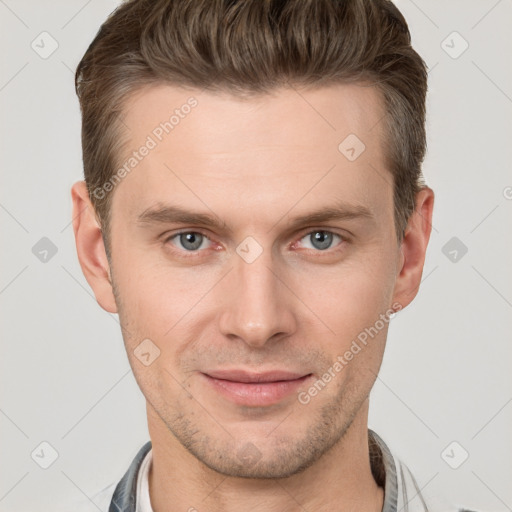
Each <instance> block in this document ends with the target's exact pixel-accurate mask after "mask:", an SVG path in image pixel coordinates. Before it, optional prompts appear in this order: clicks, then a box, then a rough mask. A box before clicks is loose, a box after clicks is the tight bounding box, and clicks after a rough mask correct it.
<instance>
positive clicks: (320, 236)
mask: <svg viewBox="0 0 512 512" xmlns="http://www.w3.org/2000/svg"><path fill="white" fill-rule="evenodd" d="M331 240H332V234H331V233H327V232H326V231H316V232H315V233H314V235H313V239H312V243H313V246H314V247H316V248H317V249H327V248H329V246H330V245H331Z"/></svg>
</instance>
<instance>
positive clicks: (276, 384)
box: [202, 370, 312, 407]
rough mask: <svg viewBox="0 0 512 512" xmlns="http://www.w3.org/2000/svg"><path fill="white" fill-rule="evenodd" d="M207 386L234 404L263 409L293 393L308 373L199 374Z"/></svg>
mask: <svg viewBox="0 0 512 512" xmlns="http://www.w3.org/2000/svg"><path fill="white" fill-rule="evenodd" d="M202 375H203V376H204V377H205V379H206V382H207V384H209V385H210V386H211V387H212V388H213V389H214V390H215V391H216V392H218V393H220V394H221V395H223V396H224V397H225V398H227V399H228V400H230V401H231V402H234V403H235V404H238V405H245V406H249V407H251V406H252V407H264V406H269V405H273V404H276V403H279V402H280V401H282V400H283V399H284V398H286V397H287V396H289V395H291V394H293V393H296V392H297V390H298V388H299V387H300V386H302V385H303V384H304V382H305V381H306V380H308V379H309V378H310V377H312V374H311V373H309V374H306V375H304V374H299V373H293V372H289V371H283V370H275V371H268V372H257V373H253V372H247V371H245V370H215V371H210V372H208V373H202Z"/></svg>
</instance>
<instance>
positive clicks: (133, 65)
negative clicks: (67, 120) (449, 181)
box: [75, 0, 427, 252]
mask: <svg viewBox="0 0 512 512" xmlns="http://www.w3.org/2000/svg"><path fill="white" fill-rule="evenodd" d="M354 81H356V82H362V83H369V84H372V85H375V86H376V87H378V88H379V90H380V91H381V93H382V97H383V99H384V104H385V109H386V115H385V116H384V118H383V120H382V121H383V123H384V130H385V135H386V147H387V150H386V152H385V153H386V166H387V167H388V169H389V171H390V173H391V176H392V177H393V187H394V208H395V225H396V232H397V237H398V240H399V241H400V240H401V239H402V237H403V233H404V230H405V227H406V225H407V221H408V219H409V217H410V215H411V213H412V212H413V210H414V206H415V197H416V194H417V192H418V191H419V190H420V188H421V187H422V186H423V185H424V184H423V181H422V174H421V163H422V161H423V158H424V156H425V150H426V135H425V99H426V93H427V68H426V65H425V63H424V61H423V60H422V58H421V57H420V56H419V55H418V54H417V53H416V52H415V51H414V50H413V48H412V46H411V38H410V33H409V29H408V26H407V23H406V21H405V19H404V17H403V16H402V14H401V13H400V12H399V11H398V9H397V8H396V7H395V6H394V4H393V3H392V2H391V1H389V0H128V1H125V2H124V3H123V4H121V5H120V6H119V7H118V8H117V9H116V10H115V11H114V12H113V13H112V14H110V16H109V17H108V19H107V20H106V21H105V22H104V23H103V25H102V26H101V28H100V29H99V31H98V33H97V35H96V37H95V38H94V40H93V41H92V43H91V44H90V46H89V48H88V49H87V51H86V52H85V55H84V56H83V58H82V60H81V61H80V63H79V65H78V67H77V70H76V75H75V88H76V93H77V95H78V97H79V100H80V107H81V112H82V150H83V164H84V176H85V181H86V183H87V186H88V190H89V195H90V197H91V201H92V203H93V205H94V208H95V211H96V214H97V216H98V218H99V220H100V222H101V225H102V230H103V235H104V237H106V240H107V241H108V224H109V222H108V219H109V210H110V201H111V196H112V194H108V195H107V196H106V197H105V198H103V197H102V198H98V197H97V194H94V190H97V189H98V187H101V186H102V185H103V184H104V183H106V182H108V181H109V179H111V177H112V176H113V173H114V172H115V169H116V167H117V166H118V165H119V160H120V152H121V150H122V146H123V143H122V140H123V139H122V135H123V126H122V120H121V117H120V114H121V113H122V111H123V106H124V104H125V102H126V100H127V98H128V97H129V96H130V95H131V94H133V93H135V92H137V91H139V90H140V89H141V88H142V87H145V86H148V85H151V84H155V85H156V84H170V85H177V86H181V87H185V88H188V87H190V88H201V89H208V90H211V91H222V92H228V93H232V94H233V95H238V96H240V97H250V96H251V95H261V94H265V93H268V92H270V91H272V90H273V89H276V88H278V87H285V86H287V85H288V86H290V85H291V86H294V85H298V86H303V87H316V86H318V87H320V86H322V85H329V84H332V83H337V82H339V83H342V82H354ZM107 252H109V251H108V247H107Z"/></svg>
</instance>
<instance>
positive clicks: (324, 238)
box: [300, 230, 343, 251]
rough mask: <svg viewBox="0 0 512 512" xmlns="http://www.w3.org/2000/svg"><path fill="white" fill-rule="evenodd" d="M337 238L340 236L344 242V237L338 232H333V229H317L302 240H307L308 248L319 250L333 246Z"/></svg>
mask: <svg viewBox="0 0 512 512" xmlns="http://www.w3.org/2000/svg"><path fill="white" fill-rule="evenodd" d="M335 238H338V239H339V240H340V242H343V238H342V237H341V236H340V235H337V234H336V233H332V232H331V231H324V230H316V231H311V232H310V233H308V234H307V235H306V236H305V237H303V238H301V240H300V241H301V242H302V241H303V240H305V241H306V245H305V247H306V249H317V250H319V251H325V250H326V249H330V248H331V246H332V243H333V240H334V239H335ZM308 243H309V244H310V246H309V247H308V245H307V244H308ZM338 245H339V244H338Z"/></svg>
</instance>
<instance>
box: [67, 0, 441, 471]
mask: <svg viewBox="0 0 512 512" xmlns="http://www.w3.org/2000/svg"><path fill="white" fill-rule="evenodd" d="M426 82H427V74H426V69H425V64H424V62H423V61H422V59H421V58H420V57H419V55H418V54H417V53H416V52H415V51H414V50H413V49H412V47H411V45H410V35H409V32H408V28H407V25H406V22H405V20H404V19H403V17H402V15H401V14H400V13H399V11H398V10H397V9H396V7H394V5H393V4H392V3H391V2H389V1H386V0H376V1H371V2H369V1H367V0H347V1H340V0H309V1H307V0H304V1H301V2H297V1H295V0H294V1H292V0H290V1H286V0H281V1H274V0H267V1H260V0H254V1H252V0H249V1H248V0H243V1H242V0H240V1H236V0H235V1H234V0H194V1H192V0H190V1H188V0H187V1H184V0H179V1H178V0H156V1H154V0H151V1H149V0H137V1H128V2H125V3H124V4H122V5H121V6H120V7H119V8H118V9H116V11H114V12H113V13H112V14H111V15H110V17H109V18H108V19H107V21H106V22H105V23H104V24H103V25H102V27H101V29H100V31H99V32H98V34H97V36H96V38H95V39H94V41H93V42H92V44H91V45H90V47H89V48H88V50H87V52H86V54H85V55H84V57H83V59H82V61H81V62H80V64H79V66H78V69H77V73H76V88H77V94H78V96H79V99H80V105H81V110H82V123H83V124H82V146H83V161H84V171H85V184H84V183H83V182H81V183H79V184H76V185H75V186H74V188H73V200H74V208H75V212H74V219H75V220H74V229H75V236H76V240H77V249H78V254H79V258H80V262H81V265H82V269H83V271H84V274H85V276H86V278H87V279H88V282H89V283H90V285H91V287H92V288H93V290H94V292H95V294H96V298H97V300H98V302H99V303H100V305H101V306H102V307H103V308H104V309H106V310H107V311H110V312H117V313H119V317H120V322H121V326H122V330H123V337H124V342H125V346H126V349H127V353H128V357H129V360H130V364H131V366H132V369H133V372H134V375H135V377H136V379H137V382H138V384H139V386H140V388H141V390H142V392H143V393H144V395H145V397H146V400H147V403H148V417H149V421H150V431H151V428H154V429H155V431H156V430H158V429H159V430H160V432H161V431H163V430H165V431H167V432H168V433H169V436H172V438H173V439H176V440H177V441H179V443H181V445H182V446H184V447H185V448H186V449H187V450H188V452H189V453H190V454H192V455H194V456H195V457H196V458H197V459H198V460H199V461H201V462H202V463H204V464H205V465H206V466H208V467H210V468H212V469H215V470H216V471H220V472H221V473H224V474H229V475H237V476H245V477H260V478H276V477H283V476H289V475H292V474H295V473H297V472H300V471H303V470H304V469H305V468H307V467H309V466H311V465H312V464H314V463H315V461H317V460H318V459H319V458H320V457H321V456H322V455H323V454H324V453H326V452H327V451H328V450H329V449H330V448H331V447H332V446H334V445H335V444H336V443H337V442H338V441H339V440H340V439H341V437H342V436H343V435H344V433H345V432H346V431H347V430H348V429H349V428H350V427H351V425H352V424H353V422H354V421H355V419H356V418H358V415H359V416H360V415H361V414H363V413H364V411H365V407H367V402H368V395H369V392H370V390H371V387H372V385H373V383H374V381H375V378H376V375H377V372H378V370H379V367H380V364H381V361H382V356H383V352H384V347H385V342H386V337H387V331H388V326H389V320H390V315H391V313H392V312H393V311H397V310H400V309H401V308H403V307H405V306H407V305H408V304H409V303H410V302H411V300H412V299H413V298H414V296H415V295H416V292H417V290H418V286H419V283H420V280H421V274H422V269H423V263H424V257H425V251H426V247H427V243H428V239H429V235H430V220H431V216H432V207H433V193H432V191H431V190H430V189H429V188H428V187H426V186H425V185H424V183H423V182H422V178H421V163H422V160H423V158H424V154H425V145H426V143H425V95H426V89H427V84H426ZM350 354H352V355H350ZM235 370H243V371H245V372H246V373H250V374H251V375H253V376H254V375H256V376H257V375H259V374H260V373H265V374H267V377H266V378H268V373H269V372H276V371H278V372H282V371H287V372H289V373H290V378H291V376H294V377H301V380H297V381H296V382H294V383H292V384H290V385H289V387H290V389H291V388H292V387H293V392H290V393H285V394H284V395H283V396H280V397H274V399H272V398H268V400H267V401H264V402H261V401H258V400H257V399H256V400H253V401H251V400H248V399H247V397H246V398H240V396H239V394H238V398H237V393H238V391H236V390H233V389H231V388H230V390H228V391H226V389H225V388H222V386H223V384H222V382H220V381H223V380H224V379H212V377H214V376H215V375H217V377H219V376H222V375H225V374H224V373H223V372H233V371H235ZM219 386H220V388H222V389H220V388H219ZM228 387H229V386H228ZM315 389H316V391H315ZM260 391H261V393H263V394H264V392H265V391H264V389H261V390H260ZM248 459H250V460H251V463H250V464H248V463H247V460H248Z"/></svg>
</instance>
